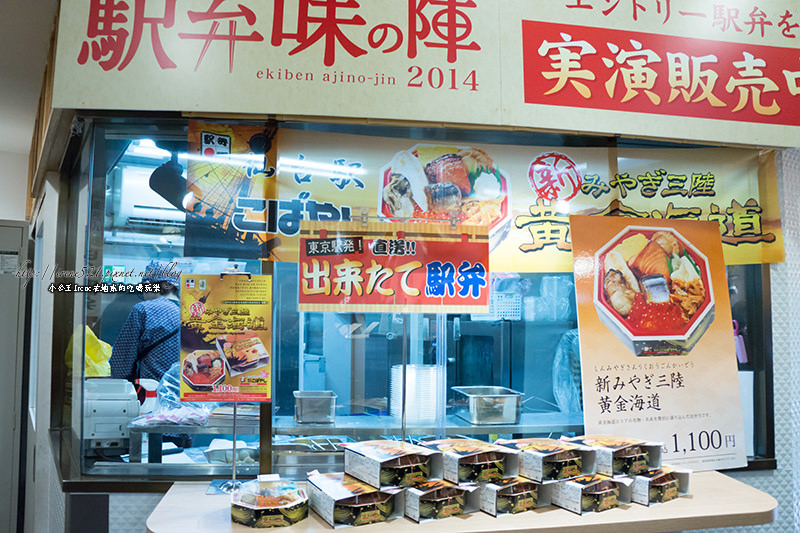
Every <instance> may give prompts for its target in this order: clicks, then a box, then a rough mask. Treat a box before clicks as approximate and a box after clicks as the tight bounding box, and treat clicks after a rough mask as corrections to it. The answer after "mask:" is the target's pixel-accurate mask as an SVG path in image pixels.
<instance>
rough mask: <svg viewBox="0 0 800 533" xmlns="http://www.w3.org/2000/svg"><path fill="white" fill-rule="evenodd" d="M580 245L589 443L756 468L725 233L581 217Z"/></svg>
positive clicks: (575, 230) (575, 239)
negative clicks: (607, 440) (646, 446)
mask: <svg viewBox="0 0 800 533" xmlns="http://www.w3.org/2000/svg"><path fill="white" fill-rule="evenodd" d="M570 234H571V237H572V247H573V252H572V253H573V263H574V272H575V295H576V300H577V301H576V304H577V310H578V328H579V334H580V348H581V349H580V352H581V374H582V382H583V383H582V390H583V405H584V426H585V431H586V433H588V434H613V435H627V436H630V437H632V438H637V439H642V440H647V441H652V442H660V443H663V445H664V459H663V461H664V463H665V464H670V465H674V466H680V467H686V468H691V469H695V470H713V469H722V468H735V467H739V466H744V465H746V464H747V459H746V455H745V442H744V426H743V422H742V412H741V409H734V408H732V407H731V406H739V405H741V399H740V393H739V378H738V373H737V370H738V367H737V361H736V350H735V346H734V333H733V326H732V318H731V308H730V301H729V299H728V283H727V277H726V272H725V263H724V259H723V252H722V242H721V238H720V232H719V224H717V223H716V222H713V221H694V220H672V219H668V220H662V219H658V220H656V219H640V218H629V217H596V216H585V215H572V216H570ZM709 383H713V384H714V386H713V387H710V386H709Z"/></svg>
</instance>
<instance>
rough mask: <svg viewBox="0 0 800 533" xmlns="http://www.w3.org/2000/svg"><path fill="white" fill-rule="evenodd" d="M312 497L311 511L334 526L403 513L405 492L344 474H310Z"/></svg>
mask: <svg viewBox="0 0 800 533" xmlns="http://www.w3.org/2000/svg"><path fill="white" fill-rule="evenodd" d="M308 496H309V501H310V504H311V508H312V509H313V510H314V511H315V512H316V513H317V514H318V515H320V516H321V517H322V519H323V520H325V521H326V522H328V523H329V524H330V525H331V526H334V527H337V526H361V525H364V524H371V523H374V522H383V521H385V520H387V519H389V518H390V517H394V516H402V514H403V500H402V496H403V492H402V489H387V490H378V489H377V488H375V487H373V486H371V485H369V484H367V483H364V482H363V481H359V480H358V479H356V478H354V477H353V476H350V475H348V474H345V473H343V472H334V473H330V474H320V473H318V472H312V473H310V474H309V476H308ZM395 498H398V500H397V501H396V500H395Z"/></svg>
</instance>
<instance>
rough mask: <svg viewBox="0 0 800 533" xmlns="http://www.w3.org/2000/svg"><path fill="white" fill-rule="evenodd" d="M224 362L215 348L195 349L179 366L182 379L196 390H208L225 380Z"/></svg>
mask: <svg viewBox="0 0 800 533" xmlns="http://www.w3.org/2000/svg"><path fill="white" fill-rule="evenodd" d="M224 365H225V363H224V362H223V360H222V356H221V355H220V354H219V352H218V351H216V350H195V351H194V352H192V353H190V354H189V355H187V356H186V357H185V358H184V360H183V366H182V367H181V376H182V377H183V381H184V382H185V383H186V384H187V385H189V387H191V388H192V390H196V391H210V390H212V389H213V387H214V385H219V384H220V383H222V382H223V381H224V380H225V366H224Z"/></svg>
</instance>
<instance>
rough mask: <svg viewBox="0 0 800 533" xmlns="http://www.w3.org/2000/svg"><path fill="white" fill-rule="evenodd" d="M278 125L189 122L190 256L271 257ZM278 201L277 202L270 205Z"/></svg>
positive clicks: (187, 250) (188, 216)
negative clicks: (270, 218)
mask: <svg viewBox="0 0 800 533" xmlns="http://www.w3.org/2000/svg"><path fill="white" fill-rule="evenodd" d="M276 133H277V126H276V125H274V124H267V125H264V126H240V125H229V124H211V123H202V122H197V121H190V122H189V163H188V168H187V176H188V178H187V187H188V191H187V199H186V201H185V204H186V205H184V207H185V209H186V241H185V242H186V243H185V245H184V253H185V254H186V255H187V256H203V257H208V256H212V257H228V258H237V259H260V258H268V257H269V256H270V253H271V250H272V249H273V248H274V247H275V246H276V245H277V243H278V241H276V240H275V234H274V233H272V234H270V233H267V213H268V210H269V209H268V208H269V206H270V205H271V204H274V203H275V201H274V199H275V198H277V184H276V182H275V180H276V176H275V174H276V159H277V147H276V145H277V142H276V140H275V137H276ZM270 200H272V202H270Z"/></svg>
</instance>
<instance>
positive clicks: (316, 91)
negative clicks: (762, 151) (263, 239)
mask: <svg viewBox="0 0 800 533" xmlns="http://www.w3.org/2000/svg"><path fill="white" fill-rule="evenodd" d="M145 7H146V9H145ZM798 36H800V9H798V8H797V6H796V5H795V4H794V3H792V2H789V1H788V0H762V1H760V2H757V3H756V2H753V1H745V2H740V1H735V2H734V1H733V0H720V1H719V2H708V3H706V2H703V3H698V2H692V1H690V0H666V1H664V0H661V1H656V0H637V1H634V2H608V1H605V0H554V1H552V2H538V3H537V4H536V9H532V8H531V2H529V1H527V0H506V1H503V2H487V1H483V0H441V1H438V2H425V1H422V0H370V1H369V2H367V1H366V0H349V1H347V2H340V1H338V2H337V1H334V0H328V1H315V2H310V1H309V0H275V1H274V2H257V1H254V0H241V1H238V2H233V1H232V0H182V1H181V2H175V1H174V0H148V1H147V2H146V6H145V2H144V1H141V2H116V3H100V2H84V1H78V0H63V1H62V3H61V14H60V18H59V29H58V43H57V56H56V69H55V80H54V90H53V94H54V97H53V105H54V107H61V108H82V109H118V110H130V109H140V110H145V109H146V110H170V111H175V110H177V111H195V112H221V113H258V114H264V113H280V114H287V115H310V116H336V117H359V118H381V119H397V120H421V121H435V122H450V123H468V124H477V125H481V124H484V125H501V126H510V127H513V126H525V127H533V128H544V129H554V130H570V131H575V130H579V131H585V132H593V133H601V134H624V135H634V136H647V137H659V138H674V139H688V140H695V141H704V142H719V143H739V144H749V145H772V146H798V145H800V106H798V105H797V102H796V99H797V98H800V59H798V58H799V57H800V53H799V52H800V39H798ZM97 86H103V87H104V88H105V89H106V90H104V91H96V90H94V88H96V87H97ZM234 94H235V97H233V95H234ZM267 95H268V98H267V97H266V96H267Z"/></svg>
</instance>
